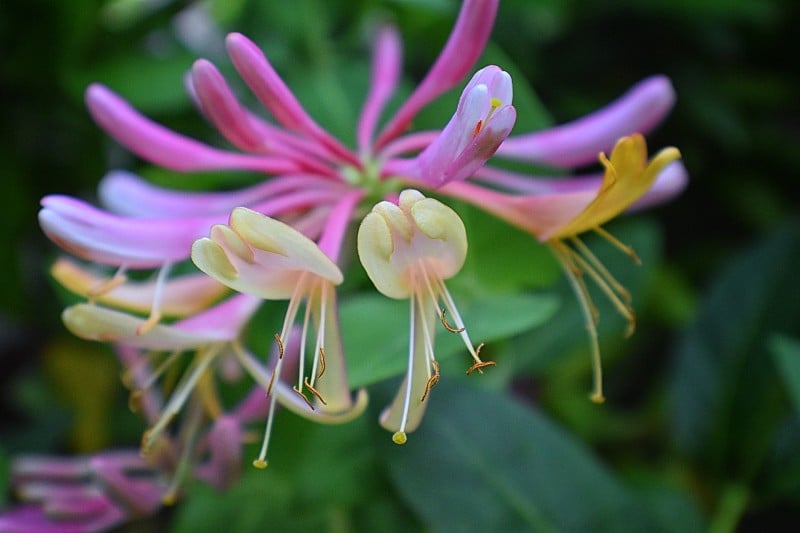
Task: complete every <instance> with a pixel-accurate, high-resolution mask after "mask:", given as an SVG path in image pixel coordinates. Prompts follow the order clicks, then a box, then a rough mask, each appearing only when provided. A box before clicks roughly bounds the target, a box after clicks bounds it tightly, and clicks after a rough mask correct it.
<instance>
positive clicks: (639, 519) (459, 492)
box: [386, 381, 652, 532]
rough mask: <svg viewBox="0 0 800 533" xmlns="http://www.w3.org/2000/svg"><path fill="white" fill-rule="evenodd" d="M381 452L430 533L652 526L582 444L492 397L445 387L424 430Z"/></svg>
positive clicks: (509, 402)
mask: <svg viewBox="0 0 800 533" xmlns="http://www.w3.org/2000/svg"><path fill="white" fill-rule="evenodd" d="M463 383H464V382H463V381H462V384H463ZM387 446H388V445H387ZM386 453H387V461H389V472H390V474H391V478H392V480H393V481H394V482H395V484H396V485H397V488H398V490H399V491H400V493H401V494H402V496H403V497H404V498H405V499H406V500H407V501H408V503H409V505H410V506H411V507H412V509H414V511H415V512H416V513H417V514H418V516H419V517H420V519H421V520H422V521H423V523H424V524H425V526H426V528H427V529H429V530H431V531H461V532H469V531H481V532H484V531H571V532H579V531H592V532H598V531H648V530H651V529H650V528H651V526H652V524H651V522H650V517H649V516H648V515H647V513H646V512H645V510H644V509H643V508H642V506H641V505H640V502H638V501H637V500H636V499H635V498H634V496H633V494H632V493H630V492H628V491H627V490H626V489H625V488H624V487H623V486H622V485H621V484H620V483H619V481H618V480H616V479H615V478H614V477H613V476H612V475H611V474H610V473H609V472H608V471H607V470H606V468H605V467H603V466H602V465H601V464H600V463H598V462H597V461H596V460H595V459H594V458H593V457H592V455H591V454H590V453H589V452H588V451H587V450H586V449H585V448H584V447H583V446H582V445H581V444H580V443H579V442H578V441H576V440H575V439H574V438H572V437H571V436H570V435H569V434H567V433H565V432H564V431H563V430H562V429H560V428H559V427H557V426H556V425H554V424H553V423H552V422H550V421H549V420H547V419H546V418H545V417H544V416H542V415H541V414H539V412H538V411H537V410H535V409H533V408H526V407H523V406H522V405H520V404H519V403H518V402H516V401H514V400H512V399H510V398H508V397H507V396H504V395H501V394H498V393H494V392H489V391H481V390H478V389H475V388H472V387H465V386H462V385H453V384H452V382H448V383H443V384H441V385H440V387H437V389H436V395H435V398H433V399H432V401H431V405H430V407H429V409H428V413H427V415H426V417H425V422H424V423H423V425H422V427H421V428H420V429H419V430H418V431H417V432H415V433H414V434H412V435H411V436H410V437H409V441H408V444H406V445H405V446H404V447H402V448H398V447H393V448H392V449H391V450H390V451H389V450H387V452H386Z"/></svg>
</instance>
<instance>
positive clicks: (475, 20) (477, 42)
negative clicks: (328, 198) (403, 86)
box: [376, 0, 499, 148]
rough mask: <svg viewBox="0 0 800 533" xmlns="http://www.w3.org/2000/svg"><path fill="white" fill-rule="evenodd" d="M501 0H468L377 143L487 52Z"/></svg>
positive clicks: (403, 126)
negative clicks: (421, 77)
mask: <svg viewBox="0 0 800 533" xmlns="http://www.w3.org/2000/svg"><path fill="white" fill-rule="evenodd" d="M498 3H499V2H498V1H497V0H465V1H464V3H463V4H462V5H461V11H460V12H459V14H458V19H457V20H456V23H455V26H454V27H453V31H452V32H451V33H450V37H448V39H447V43H446V44H445V46H444V48H443V49H442V52H441V53H440V54H439V57H438V58H437V59H436V62H434V64H433V66H432V67H431V69H430V70H429V71H428V73H427V74H426V75H425V78H423V80H422V81H421V82H420V84H419V85H418V86H417V88H416V89H415V90H414V92H413V93H412V94H411V96H410V97H409V98H408V100H406V102H405V103H404V104H403V105H402V107H401V108H400V109H399V110H398V112H397V114H396V115H395V116H394V118H392V120H391V121H390V122H389V124H388V125H387V126H386V127H385V128H384V129H383V131H382V132H381V134H380V135H379V137H378V140H377V142H376V146H377V147H378V148H382V147H383V146H384V145H385V144H386V143H387V142H389V141H391V140H392V139H394V138H395V137H397V136H398V135H400V134H401V133H403V131H404V130H405V129H406V128H407V127H408V125H409V124H410V123H411V121H412V120H413V119H414V117H415V116H416V115H417V113H418V112H419V110H420V109H422V108H423V107H424V106H425V105H426V104H427V103H428V102H430V101H431V100H433V99H434V98H436V97H437V96H439V95H440V94H442V93H443V92H445V91H446V90H448V89H450V88H451V87H453V86H454V85H455V84H456V83H458V82H459V80H461V78H463V77H464V76H465V75H466V74H467V72H469V70H470V69H471V68H472V66H473V65H474V64H475V61H477V59H478V57H479V56H480V55H481V53H482V52H483V49H484V47H485V46H486V42H487V41H488V40H489V35H490V34H491V32H492V26H493V25H494V17H495V14H496V13H497V6H498Z"/></svg>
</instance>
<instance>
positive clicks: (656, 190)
mask: <svg viewBox="0 0 800 533" xmlns="http://www.w3.org/2000/svg"><path fill="white" fill-rule="evenodd" d="M688 183H689V173H688V172H687V171H686V167H684V166H683V163H681V162H680V161H674V162H672V163H670V164H669V165H667V166H666V167H665V168H664V170H662V171H661V173H660V174H659V175H658V177H657V178H656V181H655V183H653V186H652V187H650V190H649V191H647V192H646V193H645V194H644V196H642V197H641V198H639V199H638V200H637V201H636V202H634V204H633V205H632V206H631V207H630V210H631V211H638V210H640V209H647V208H649V207H653V206H655V205H658V204H661V203H664V202H666V201H668V200H671V199H672V198H674V197H675V196H677V195H678V194H680V193H681V191H683V189H685V188H686V185H687V184H688Z"/></svg>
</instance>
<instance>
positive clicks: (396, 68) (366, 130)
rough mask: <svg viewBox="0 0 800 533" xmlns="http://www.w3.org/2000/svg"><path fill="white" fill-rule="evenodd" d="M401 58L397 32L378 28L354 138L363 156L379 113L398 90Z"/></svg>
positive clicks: (392, 29)
mask: <svg viewBox="0 0 800 533" xmlns="http://www.w3.org/2000/svg"><path fill="white" fill-rule="evenodd" d="M402 56H403V47H402V43H401V42H400V35H399V34H398V33H397V30H396V29H395V28H394V27H393V26H383V27H382V28H380V30H379V31H378V36H377V39H376V42H375V48H374V55H373V57H372V71H371V76H370V88H369V93H368V94H367V99H366V100H365V101H364V107H363V108H362V109H361V116H360V118H359V120H358V130H357V134H356V135H357V139H358V148H359V150H360V151H361V152H362V153H366V152H368V151H369V149H370V145H371V143H372V136H373V134H374V133H375V126H376V125H377V124H378V119H379V118H380V115H381V112H382V111H383V108H384V106H385V105H386V102H387V101H388V100H389V98H391V96H392V94H394V91H395V90H396V89H397V82H398V79H399V77H400V68H401V63H402V60H403V58H402Z"/></svg>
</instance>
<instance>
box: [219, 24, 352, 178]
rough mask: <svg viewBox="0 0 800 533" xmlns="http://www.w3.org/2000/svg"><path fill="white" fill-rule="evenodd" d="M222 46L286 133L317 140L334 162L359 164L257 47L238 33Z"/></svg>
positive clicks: (232, 34)
mask: <svg viewBox="0 0 800 533" xmlns="http://www.w3.org/2000/svg"><path fill="white" fill-rule="evenodd" d="M225 42H226V45H227V49H228V55H230V57H231V60H232V61H233V65H234V66H235V67H236V70H237V71H238V72H239V75H240V76H241V77H242V79H244V81H245V83H247V85H248V86H249V87H250V89H252V91H253V93H254V94H255V95H256V97H257V98H258V99H259V100H260V101H261V103H262V104H264V106H265V107H266V108H267V109H269V111H270V113H272V115H273V116H274V117H275V119H276V120H277V121H278V122H280V123H281V124H283V126H284V127H286V128H287V129H289V130H292V131H296V132H300V133H303V134H305V135H307V136H308V137H311V138H312V139H315V140H317V141H318V142H319V143H321V144H322V145H323V146H325V148H326V149H327V150H328V152H329V153H330V155H331V157H332V158H334V159H335V160H337V161H340V162H346V163H350V164H358V163H359V162H358V158H357V157H356V156H355V155H354V154H353V153H351V152H350V151H349V150H348V149H347V148H345V147H344V146H343V145H342V144H341V143H340V142H339V141H337V140H336V139H334V138H333V137H332V136H331V135H330V134H329V133H328V132H326V131H325V130H324V129H323V128H322V127H321V126H320V125H319V124H317V123H316V122H315V121H314V119H312V118H311V117H310V116H309V115H308V113H306V111H305V109H303V106H302V105H300V102H299V101H298V100H297V98H296V97H295V96H294V94H293V93H292V92H291V91H290V90H289V87H287V86H286V84H285V83H284V82H283V80H282V79H281V78H280V76H278V73H277V72H275V69H273V68H272V65H271V64H270V63H269V60H267V58H266V56H265V55H264V53H263V52H262V51H261V49H259V48H258V46H256V45H255V44H254V43H253V42H252V41H250V40H249V39H248V38H247V37H245V36H244V35H242V34H240V33H231V34H229V35H228V37H227V39H226V40H225Z"/></svg>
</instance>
